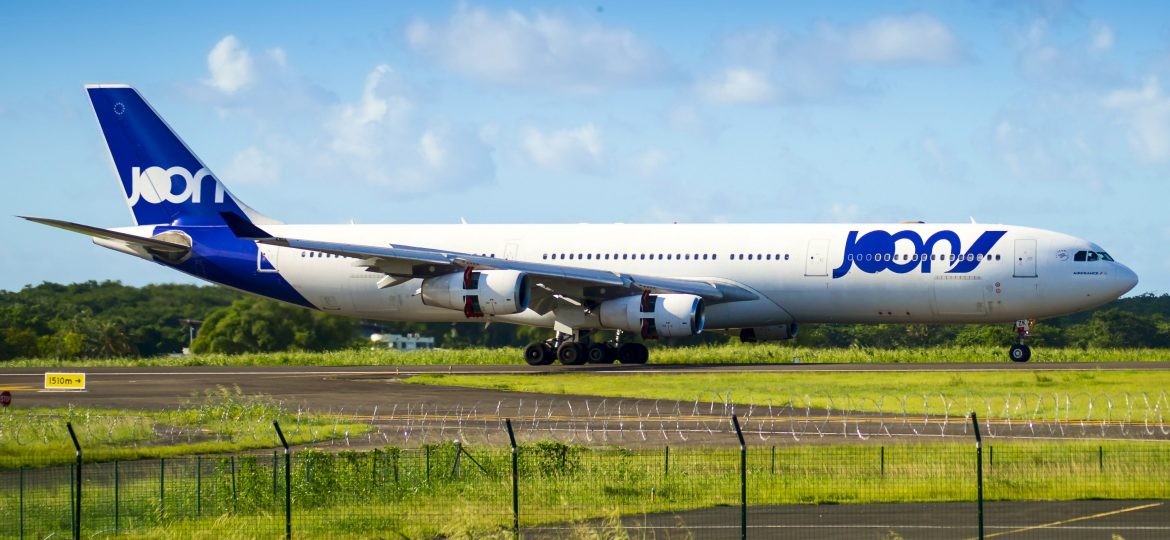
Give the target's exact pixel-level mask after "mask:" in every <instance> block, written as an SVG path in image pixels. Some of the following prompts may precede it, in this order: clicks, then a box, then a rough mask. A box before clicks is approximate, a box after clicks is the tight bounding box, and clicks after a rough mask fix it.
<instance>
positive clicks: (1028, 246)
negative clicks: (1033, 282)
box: [1012, 238, 1036, 277]
mask: <svg viewBox="0 0 1170 540" xmlns="http://www.w3.org/2000/svg"><path fill="white" fill-rule="evenodd" d="M1015 261H1016V271H1015V273H1013V274H1012V275H1013V276H1015V277H1036V240H1033V239H1030V238H1028V239H1020V240H1016V257H1015Z"/></svg>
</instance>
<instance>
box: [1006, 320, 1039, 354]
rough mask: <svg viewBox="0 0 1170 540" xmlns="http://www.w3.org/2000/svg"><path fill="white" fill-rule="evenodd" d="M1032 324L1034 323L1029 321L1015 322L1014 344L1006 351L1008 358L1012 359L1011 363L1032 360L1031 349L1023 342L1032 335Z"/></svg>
mask: <svg viewBox="0 0 1170 540" xmlns="http://www.w3.org/2000/svg"><path fill="white" fill-rule="evenodd" d="M1034 324H1036V321H1034V320H1030V319H1020V320H1018V321H1016V344H1015V345H1012V347H1011V348H1010V349H1008V357H1009V358H1011V359H1012V362H1027V361H1028V360H1029V359H1031V358H1032V348H1031V347H1029V346H1028V345H1027V344H1026V343H1025V341H1026V340H1027V339H1028V337H1029V336H1031V335H1032V325H1034Z"/></svg>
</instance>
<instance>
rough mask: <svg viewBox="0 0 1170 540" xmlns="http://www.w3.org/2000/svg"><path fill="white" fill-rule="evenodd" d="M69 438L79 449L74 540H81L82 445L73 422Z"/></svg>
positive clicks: (69, 425) (74, 502)
mask: <svg viewBox="0 0 1170 540" xmlns="http://www.w3.org/2000/svg"><path fill="white" fill-rule="evenodd" d="M65 427H66V428H68V429H69V437H70V438H72V439H73V447H74V448H76V449H77V491H76V492H75V494H74V499H73V506H74V511H73V540H81V443H79V442H77V433H76V432H74V431H73V422H66V423H65Z"/></svg>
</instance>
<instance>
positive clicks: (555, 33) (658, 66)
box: [405, 4, 675, 92]
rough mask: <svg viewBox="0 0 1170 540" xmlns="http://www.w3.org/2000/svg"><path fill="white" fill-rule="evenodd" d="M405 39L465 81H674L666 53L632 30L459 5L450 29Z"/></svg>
mask: <svg viewBox="0 0 1170 540" xmlns="http://www.w3.org/2000/svg"><path fill="white" fill-rule="evenodd" d="M405 35H406V41H407V43H408V44H409V46H410V47H411V48H412V49H414V50H415V51H417V52H421V53H423V54H426V55H428V56H430V57H432V58H435V59H437V60H438V61H440V62H441V63H443V64H444V65H445V66H446V67H447V68H448V69H450V70H452V71H454V72H456V73H458V74H460V75H463V76H466V77H470V78H473V79H480V80H485V81H489V82H492V83H497V84H504V85H508V86H518V87H551V88H556V89H560V90H568V91H584V92H590V91H597V90H600V89H604V88H609V87H613V86H623V85H645V84H657V83H661V82H664V81H668V80H670V79H672V78H674V76H675V75H674V70H673V69H672V68H671V67H670V64H669V62H668V61H667V60H666V58H665V56H664V55H663V54H662V52H661V51H660V50H658V49H657V48H654V47H651V46H650V45H648V44H646V43H644V42H643V41H642V40H640V39H638V37H637V36H635V35H634V34H633V33H632V32H630V31H628V30H623V29H614V28H607V27H603V26H600V25H597V24H591V23H583V22H576V21H571V20H568V19H566V18H564V17H561V16H557V15H549V14H545V13H535V14H531V15H527V14H523V13H520V12H518V11H515V10H508V11H506V12H492V11H489V10H487V9H484V8H476V7H470V6H467V5H465V4H460V5H459V6H458V7H456V8H455V11H454V13H453V14H452V15H451V17H450V19H449V20H448V21H447V22H446V23H443V24H438V25H435V24H431V23H429V22H427V21H424V20H421V19H420V20H416V21H414V22H412V23H411V24H410V25H408V26H407V28H406V31H405Z"/></svg>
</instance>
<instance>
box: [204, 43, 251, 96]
mask: <svg viewBox="0 0 1170 540" xmlns="http://www.w3.org/2000/svg"><path fill="white" fill-rule="evenodd" d="M207 70H208V71H210V72H211V78H210V79H207V80H206V81H205V82H206V83H207V84H208V85H209V86H211V87H212V88H215V89H216V90H219V91H220V92H223V93H224V94H234V93H236V92H238V91H239V90H241V89H244V88H247V87H248V86H249V85H251V84H252V81H253V80H254V78H255V72H254V69H253V65H252V55H251V54H250V53H249V52H248V50H247V49H245V48H244V46H243V44H241V43H240V40H239V39H237V38H236V36H232V35H228V36H224V38H223V39H221V40H219V42H218V43H216V44H215V47H212V49H211V52H210V53H209V54H208V55H207Z"/></svg>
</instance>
